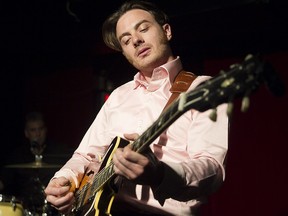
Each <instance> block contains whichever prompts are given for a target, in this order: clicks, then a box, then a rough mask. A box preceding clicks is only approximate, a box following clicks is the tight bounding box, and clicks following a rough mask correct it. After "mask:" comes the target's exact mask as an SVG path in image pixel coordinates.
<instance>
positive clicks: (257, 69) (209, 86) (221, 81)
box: [68, 55, 270, 216]
mask: <svg viewBox="0 0 288 216" xmlns="http://www.w3.org/2000/svg"><path fill="white" fill-rule="evenodd" d="M264 65H265V64H264V63H263V62H262V61H260V60H259V59H258V58H257V57H254V56H252V55H248V56H246V58H245V60H244V61H243V62H242V63H241V64H235V65H232V66H230V69H229V70H228V71H227V72H220V74H219V75H218V76H215V77H213V78H211V79H209V80H207V81H205V82H204V83H202V84H200V85H199V86H198V87H196V88H195V89H194V90H192V91H190V92H186V93H182V94H181V95H180V97H179V98H178V99H177V100H175V101H174V102H173V103H172V104H171V105H170V106H169V107H168V108H167V109H166V110H165V111H164V112H162V114H161V115H160V116H159V118H158V119H157V120H156V121H155V122H154V123H153V124H152V125H151V126H150V127H149V128H148V129H147V130H146V131H145V132H144V133H143V134H142V135H140V137H139V138H138V139H137V140H135V141H134V142H133V143H132V148H133V150H135V151H137V152H139V153H141V152H143V151H144V150H145V149H146V148H147V147H149V145H150V144H151V143H152V142H153V141H154V140H155V139H156V138H157V137H158V136H160V135H161V133H162V132H164V131H165V130H166V129H167V128H168V127H169V126H170V125H171V124H172V123H173V122H174V121H175V120H176V119H178V118H179V117H180V116H181V115H182V114H184V113H185V112H187V111H188V110H190V109H196V110H198V111H200V112H203V111H206V110H208V109H211V116H210V118H211V120H213V121H216V120H217V112H216V107H217V106H218V105H220V104H222V103H228V106H227V107H228V108H227V115H228V116H231V114H232V107H233V104H232V102H233V100H234V99H235V98H237V97H243V99H242V107H241V109H242V111H246V110H247V108H248V106H249V98H248V96H249V95H250V93H252V92H253V91H255V90H256V89H257V88H258V87H259V85H260V84H261V83H262V82H263V81H266V78H265V77H266V75H267V73H270V71H268V72H267V71H265V66H264ZM127 143H128V142H127V141H125V140H124V139H122V138H120V137H116V138H115V139H114V140H113V142H112V143H111V145H110V146H109V149H108V151H107V153H106V155H105V157H104V159H103V161H102V162H101V167H100V171H99V172H98V173H97V174H95V175H94V177H93V178H92V179H91V180H90V181H89V182H86V181H84V180H83V181H82V184H81V186H80V187H79V189H78V190H77V191H76V192H75V200H76V201H75V205H74V208H73V210H72V211H71V213H70V214H68V215H77V216H78V215H79V216H80V215H89V216H90V215H97V216H98V215H110V210H111V207H112V203H113V199H114V195H115V193H116V192H115V191H116V190H115V188H113V183H112V182H113V180H114V178H115V177H116V174H115V173H114V170H113V162H112V155H113V152H114V150H115V149H117V148H118V147H123V146H125V145H127ZM84 179H85V177H84Z"/></svg>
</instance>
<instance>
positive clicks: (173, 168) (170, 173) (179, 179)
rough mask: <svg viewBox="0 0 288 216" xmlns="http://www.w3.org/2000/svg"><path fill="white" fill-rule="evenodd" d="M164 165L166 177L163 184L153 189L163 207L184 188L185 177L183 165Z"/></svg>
mask: <svg viewBox="0 0 288 216" xmlns="http://www.w3.org/2000/svg"><path fill="white" fill-rule="evenodd" d="M162 163H163V167H164V176H163V180H162V182H161V184H160V185H159V186H158V187H157V188H154V189H153V194H154V197H155V199H157V200H158V202H159V203H160V204H161V205H162V206H163V205H164V202H165V200H166V199H168V198H171V197H173V195H174V194H176V193H178V192H179V187H184V186H185V185H186V184H185V175H184V170H183V168H182V166H181V164H176V163H171V162H170V163H168V162H167V163H164V162H162Z"/></svg>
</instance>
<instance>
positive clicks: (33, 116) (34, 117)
mask: <svg viewBox="0 0 288 216" xmlns="http://www.w3.org/2000/svg"><path fill="white" fill-rule="evenodd" d="M33 121H42V122H43V123H44V116H43V114H42V113H40V112H30V113H27V114H26V116H25V124H27V123H28V122H33ZM25 127H26V126H25Z"/></svg>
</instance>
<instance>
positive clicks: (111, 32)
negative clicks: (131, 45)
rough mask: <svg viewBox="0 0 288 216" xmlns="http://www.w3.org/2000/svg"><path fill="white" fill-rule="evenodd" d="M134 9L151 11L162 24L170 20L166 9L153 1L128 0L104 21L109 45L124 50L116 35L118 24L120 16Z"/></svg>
mask: <svg viewBox="0 0 288 216" xmlns="http://www.w3.org/2000/svg"><path fill="white" fill-rule="evenodd" d="M132 9H141V10H145V11H147V12H149V13H150V14H152V15H153V16H154V18H155V20H156V22H157V23H158V24H159V25H161V26H162V25H164V24H166V23H168V22H169V17H168V16H167V14H166V13H165V12H164V11H162V10H160V9H158V8H157V7H156V5H155V4H153V3H152V2H148V1H139V0H138V1H137V0H132V1H127V2H125V3H124V4H122V6H120V8H119V9H118V10H117V11H116V12H114V13H113V14H111V15H110V16H109V17H108V18H107V19H106V20H105V21H104V23H103V26H102V37H103V40H104V42H105V44H106V45H107V46H108V47H110V48H112V49H114V50H117V51H121V50H122V48H121V45H120V43H119V41H118V39H117V36H116V25H117V22H118V20H119V19H120V17H121V16H122V15H124V14H125V13H126V12H127V11H130V10H132Z"/></svg>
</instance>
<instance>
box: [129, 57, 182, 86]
mask: <svg viewBox="0 0 288 216" xmlns="http://www.w3.org/2000/svg"><path fill="white" fill-rule="evenodd" d="M180 70H182V63H181V60H180V57H179V56H177V58H176V59H174V60H172V61H169V62H167V63H166V64H164V65H161V66H159V67H157V68H155V69H154V70H153V73H152V77H151V80H150V82H148V81H147V80H146V79H145V77H144V76H143V74H142V73H141V71H139V72H138V73H137V74H136V75H135V76H134V82H135V88H137V87H139V86H143V87H145V88H146V89H147V90H148V91H155V90H157V89H159V88H160V86H161V85H162V84H163V83H164V81H165V79H166V78H167V77H168V76H169V81H170V85H171V84H172V83H173V81H174V79H175V77H176V75H177V74H178V73H179V71H180Z"/></svg>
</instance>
